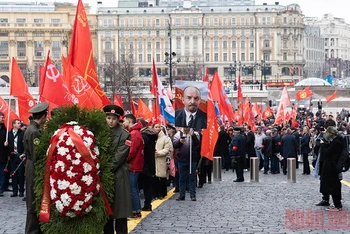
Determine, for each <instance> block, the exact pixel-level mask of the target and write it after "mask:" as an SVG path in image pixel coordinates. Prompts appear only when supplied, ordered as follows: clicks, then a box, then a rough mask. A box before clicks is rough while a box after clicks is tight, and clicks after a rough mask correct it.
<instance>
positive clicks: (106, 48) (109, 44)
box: [105, 41, 112, 50]
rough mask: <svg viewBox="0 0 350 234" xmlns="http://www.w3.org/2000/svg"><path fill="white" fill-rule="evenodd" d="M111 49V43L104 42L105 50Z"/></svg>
mask: <svg viewBox="0 0 350 234" xmlns="http://www.w3.org/2000/svg"><path fill="white" fill-rule="evenodd" d="M111 49H112V43H111V42H109V41H106V42H105V50H111Z"/></svg>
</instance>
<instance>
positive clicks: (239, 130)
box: [233, 127, 242, 132]
mask: <svg viewBox="0 0 350 234" xmlns="http://www.w3.org/2000/svg"><path fill="white" fill-rule="evenodd" d="M241 130H242V127H234V128H233V131H235V132H241Z"/></svg>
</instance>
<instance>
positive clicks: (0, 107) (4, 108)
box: [0, 96, 19, 130]
mask: <svg viewBox="0 0 350 234" xmlns="http://www.w3.org/2000/svg"><path fill="white" fill-rule="evenodd" d="M8 108H9V105H8V103H7V102H6V101H5V100H4V99H2V97H1V96H0V111H1V112H2V113H4V116H5V120H4V124H5V126H6V128H7V130H11V128H12V121H13V120H15V119H19V118H18V116H17V115H16V113H15V112H14V111H13V110H12V109H11V108H10V119H9V120H8V119H7V118H8V112H9V109H8ZM7 123H9V124H10V126H7Z"/></svg>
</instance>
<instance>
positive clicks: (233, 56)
mask: <svg viewBox="0 0 350 234" xmlns="http://www.w3.org/2000/svg"><path fill="white" fill-rule="evenodd" d="M236 60H237V54H236V53H232V61H236Z"/></svg>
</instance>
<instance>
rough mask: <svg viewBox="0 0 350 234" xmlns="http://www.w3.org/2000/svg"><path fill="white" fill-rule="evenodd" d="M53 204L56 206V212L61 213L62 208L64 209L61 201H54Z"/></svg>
mask: <svg viewBox="0 0 350 234" xmlns="http://www.w3.org/2000/svg"><path fill="white" fill-rule="evenodd" d="M55 204H56V209H57V211H58V212H60V213H61V212H62V211H63V208H64V206H63V204H62V202H61V201H56V202H55Z"/></svg>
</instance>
